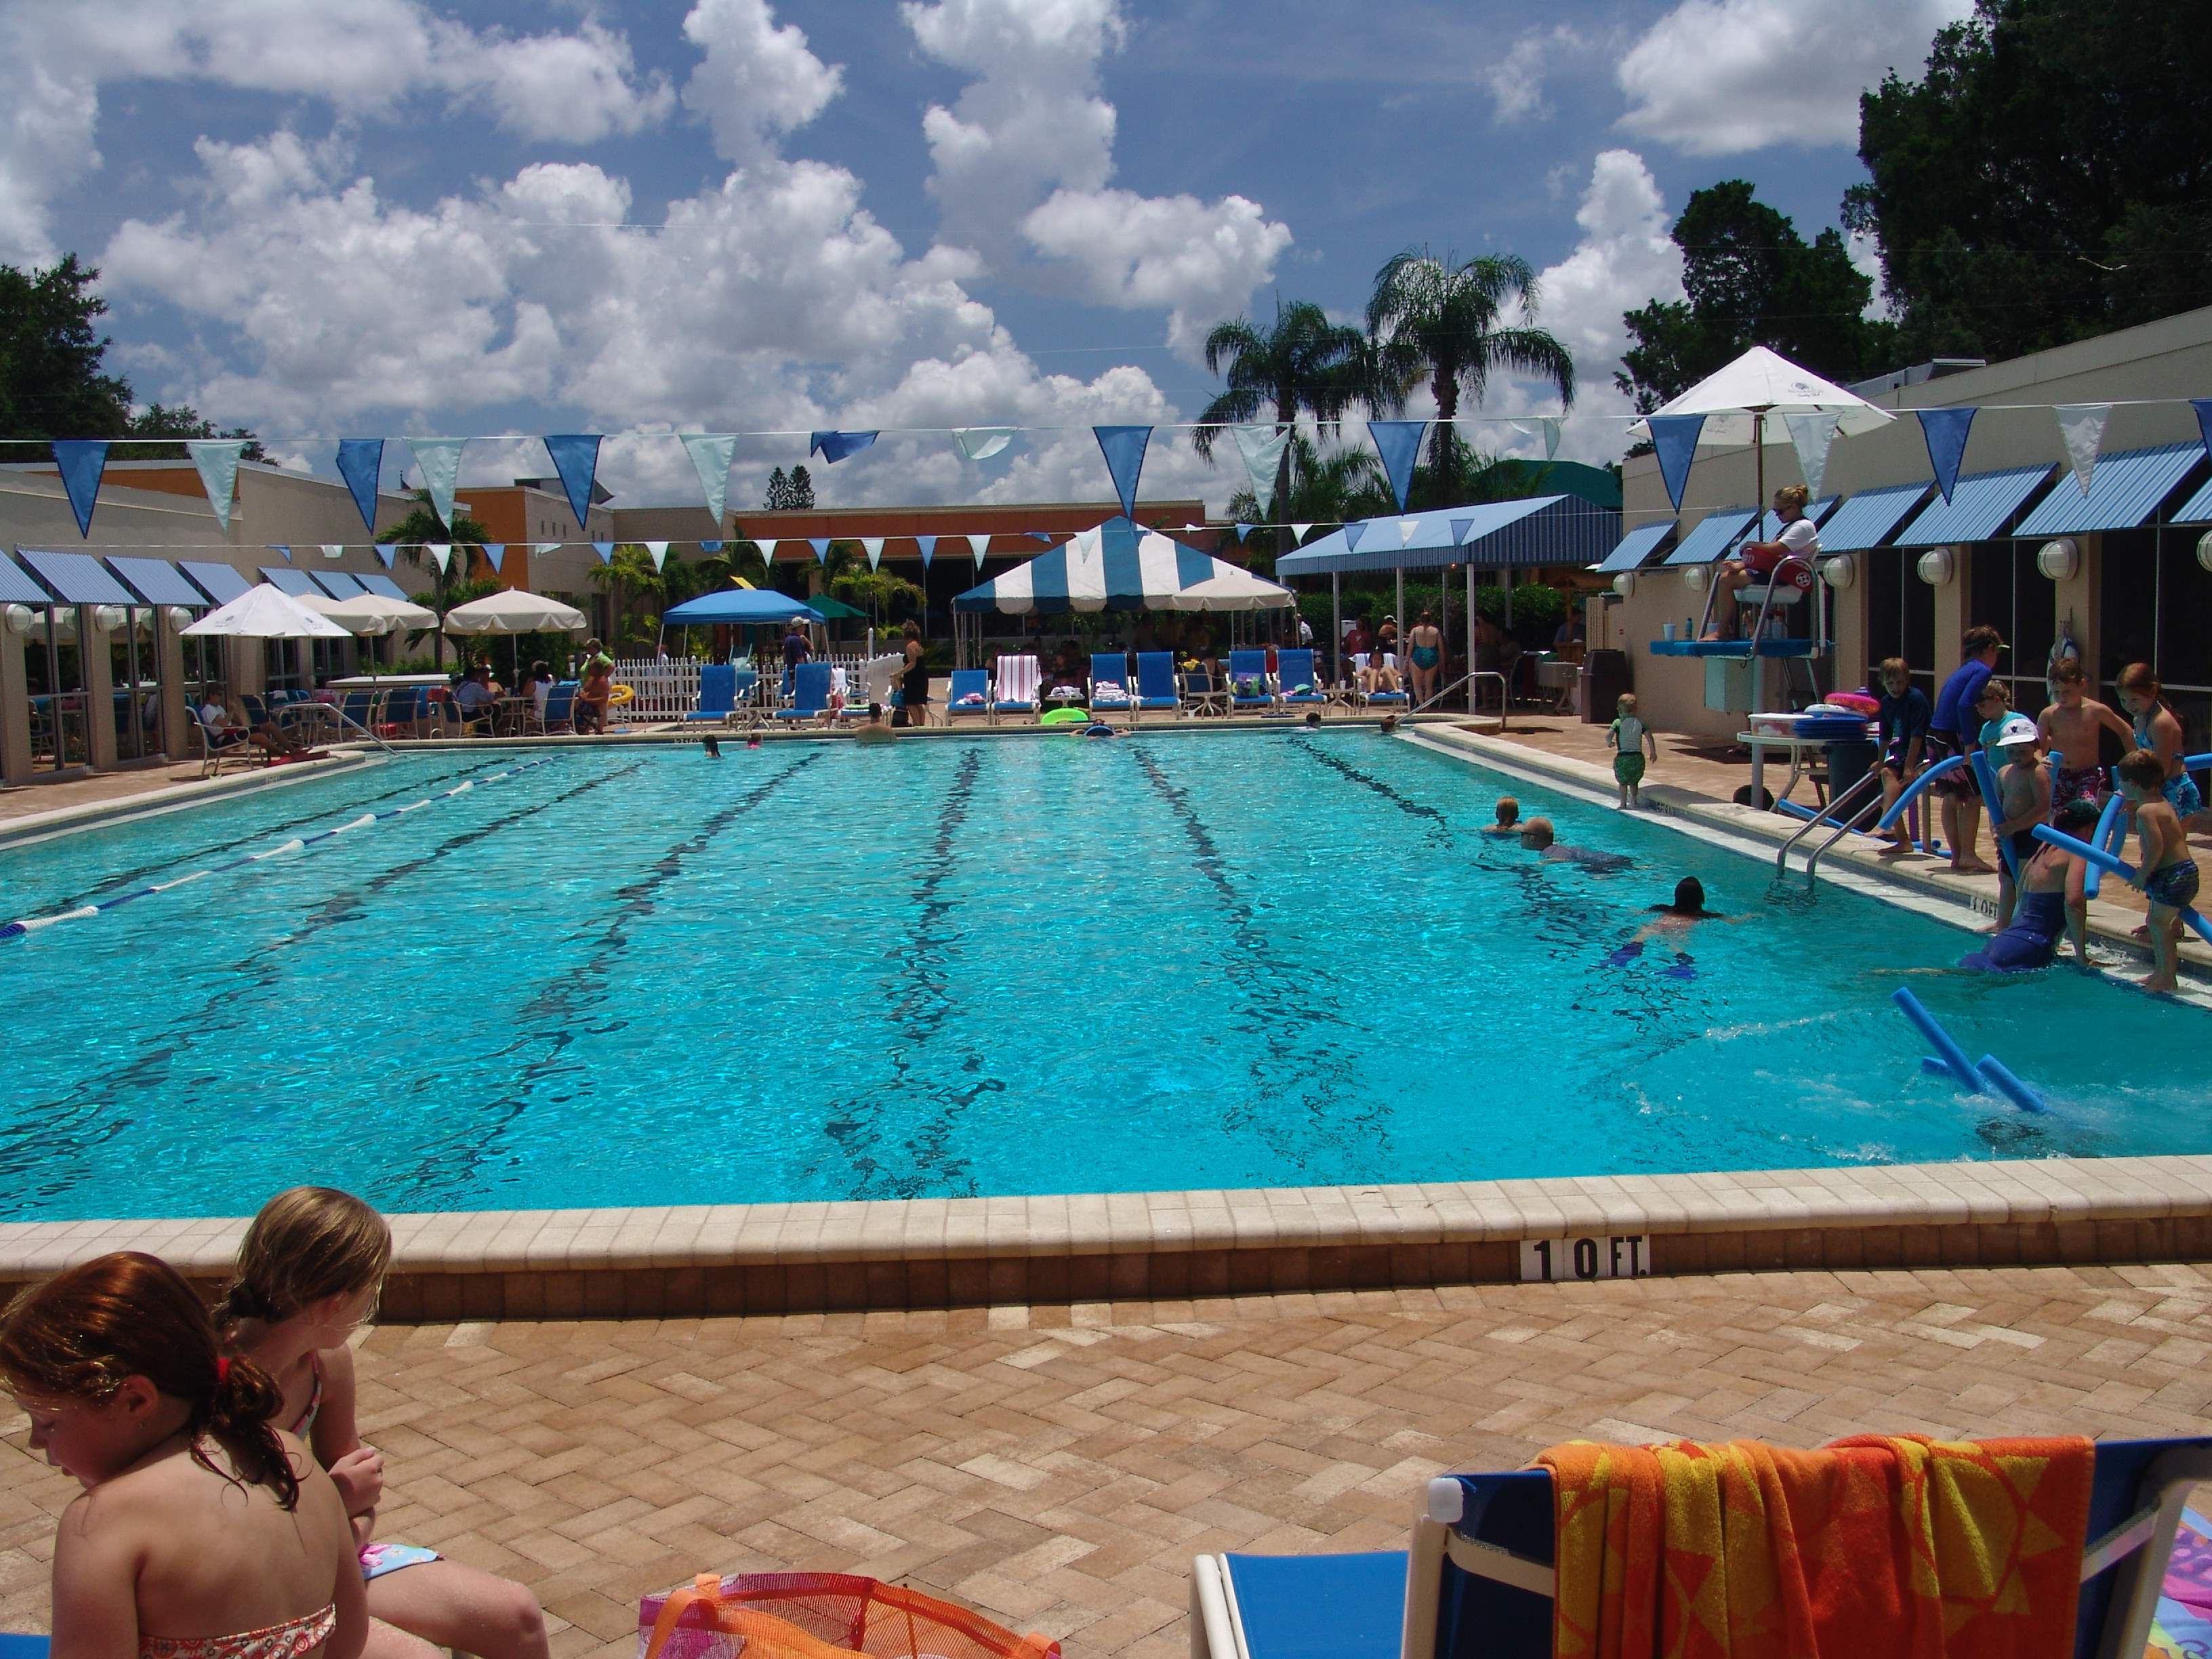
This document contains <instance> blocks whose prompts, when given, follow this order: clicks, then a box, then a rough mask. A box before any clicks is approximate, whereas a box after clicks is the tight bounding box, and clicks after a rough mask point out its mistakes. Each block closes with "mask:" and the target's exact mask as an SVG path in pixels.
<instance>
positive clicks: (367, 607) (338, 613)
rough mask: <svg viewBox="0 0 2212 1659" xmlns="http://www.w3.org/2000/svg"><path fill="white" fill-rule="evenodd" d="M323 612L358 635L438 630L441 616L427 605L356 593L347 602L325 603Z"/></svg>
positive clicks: (334, 601) (342, 600)
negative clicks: (426, 629) (401, 630)
mask: <svg viewBox="0 0 2212 1659" xmlns="http://www.w3.org/2000/svg"><path fill="white" fill-rule="evenodd" d="M321 610H322V613H323V614H324V615H325V617H329V618H330V619H331V621H332V622H335V623H343V625H344V626H345V627H346V628H347V629H349V630H350V631H351V632H353V633H356V634H397V633H398V632H399V631H400V629H405V628H435V627H436V626H437V625H438V613H437V612H436V611H433V610H431V609H430V608H429V607H428V605H415V604H411V603H410V602H409V601H408V600H406V599H390V598H387V597H386V595H384V594H382V593H356V594H355V595H354V596H353V597H352V598H351V599H330V600H326V601H325V603H324V604H323V605H322V607H321Z"/></svg>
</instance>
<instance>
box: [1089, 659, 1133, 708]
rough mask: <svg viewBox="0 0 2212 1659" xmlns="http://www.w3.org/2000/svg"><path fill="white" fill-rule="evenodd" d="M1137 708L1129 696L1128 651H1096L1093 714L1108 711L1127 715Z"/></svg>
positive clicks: (1093, 671)
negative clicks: (1117, 710) (1129, 711)
mask: <svg viewBox="0 0 2212 1659" xmlns="http://www.w3.org/2000/svg"><path fill="white" fill-rule="evenodd" d="M1136 706H1137V700H1136V699H1135V698H1134V697H1133V696H1130V695H1129V655H1128V653H1127V652H1126V651H1094V652H1092V653H1091V713H1092V714H1103V713H1105V712H1106V711H1107V710H1108V709H1119V710H1121V711H1123V712H1124V713H1126V712H1127V711H1128V710H1129V709H1132V708H1135V707H1136Z"/></svg>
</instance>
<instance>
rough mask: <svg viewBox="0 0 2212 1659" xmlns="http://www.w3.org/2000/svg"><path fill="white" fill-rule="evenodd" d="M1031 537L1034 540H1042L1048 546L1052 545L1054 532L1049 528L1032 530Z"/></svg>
mask: <svg viewBox="0 0 2212 1659" xmlns="http://www.w3.org/2000/svg"><path fill="white" fill-rule="evenodd" d="M1029 538H1030V540H1031V541H1033V542H1042V543H1043V544H1045V545H1046V546H1047V547H1050V546H1051V545H1052V532H1050V531H1049V530H1032V531H1030V532H1029Z"/></svg>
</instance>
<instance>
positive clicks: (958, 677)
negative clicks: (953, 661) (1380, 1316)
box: [945, 668, 991, 721]
mask: <svg viewBox="0 0 2212 1659" xmlns="http://www.w3.org/2000/svg"><path fill="white" fill-rule="evenodd" d="M963 697H981V699H982V701H981V702H962V701H961V699H963ZM990 714H991V677H990V675H988V674H987V673H986V672H984V671H983V670H981V669H980V668H956V669H954V670H953V671H952V684H951V686H950V687H949V688H947V690H946V691H945V719H946V720H948V721H951V720H963V719H967V718H971V717H981V718H982V719H985V720H987V719H989V718H990Z"/></svg>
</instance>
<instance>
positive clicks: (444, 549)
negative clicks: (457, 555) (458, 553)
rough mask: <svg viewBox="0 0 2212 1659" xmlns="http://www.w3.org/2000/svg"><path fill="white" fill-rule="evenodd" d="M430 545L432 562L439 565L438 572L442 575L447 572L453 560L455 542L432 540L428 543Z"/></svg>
mask: <svg viewBox="0 0 2212 1659" xmlns="http://www.w3.org/2000/svg"><path fill="white" fill-rule="evenodd" d="M428 547H429V550H430V562H432V563H433V564H435V565H436V566H437V567H438V574H440V575H441V576H442V575H444V574H446V567H447V565H449V564H451V563H452V562H453V543H451V542H431V543H428Z"/></svg>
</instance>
